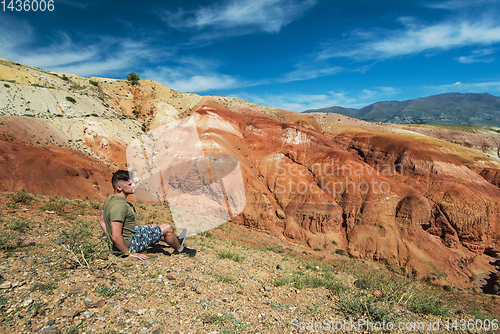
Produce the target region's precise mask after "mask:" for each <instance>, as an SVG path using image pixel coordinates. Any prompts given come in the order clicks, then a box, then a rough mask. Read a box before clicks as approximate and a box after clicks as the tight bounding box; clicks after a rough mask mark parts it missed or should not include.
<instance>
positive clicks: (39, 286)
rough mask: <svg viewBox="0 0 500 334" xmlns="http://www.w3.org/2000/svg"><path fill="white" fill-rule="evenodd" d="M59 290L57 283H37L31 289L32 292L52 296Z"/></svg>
mask: <svg viewBox="0 0 500 334" xmlns="http://www.w3.org/2000/svg"><path fill="white" fill-rule="evenodd" d="M56 288H57V284H56V283H55V282H50V283H47V284H44V283H35V285H33V286H32V287H31V289H30V291H31V292H35V291H41V292H43V293H48V294H52V291H54V290H55V289H56Z"/></svg>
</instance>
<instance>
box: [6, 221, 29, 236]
mask: <svg viewBox="0 0 500 334" xmlns="http://www.w3.org/2000/svg"><path fill="white" fill-rule="evenodd" d="M30 225H31V223H30V222H26V221H16V222H13V223H12V224H11V225H10V229H11V230H12V231H16V232H19V233H23V232H25V231H27V230H29V229H30Z"/></svg>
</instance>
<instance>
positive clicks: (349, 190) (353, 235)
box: [0, 60, 500, 286]
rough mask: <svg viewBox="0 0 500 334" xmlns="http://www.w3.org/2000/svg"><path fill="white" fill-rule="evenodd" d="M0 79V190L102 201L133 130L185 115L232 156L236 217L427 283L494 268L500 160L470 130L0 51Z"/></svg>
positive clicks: (469, 280) (206, 139)
mask: <svg viewBox="0 0 500 334" xmlns="http://www.w3.org/2000/svg"><path fill="white" fill-rule="evenodd" d="M0 80H3V81H2V82H1V83H0V85H1V87H0V114H1V116H0V134H1V135H0V141H1V145H0V152H1V153H0V168H1V170H2V173H1V176H0V191H16V190H20V189H25V190H26V191H28V192H32V193H41V194H46V195H59V196H67V197H73V198H89V199H103V198H105V197H106V196H107V195H108V194H109V193H110V192H111V186H110V184H109V180H110V176H111V173H112V172H113V171H114V170H116V169H119V168H125V167H126V166H127V160H126V154H125V151H126V148H127V146H128V145H129V144H130V143H131V142H132V141H133V140H134V139H137V138H138V137H139V136H140V135H142V134H144V133H145V132H148V131H150V130H153V129H155V128H157V127H159V126H161V125H164V124H169V123H170V122H172V121H174V120H179V119H183V118H186V117H189V116H192V117H193V119H194V120H195V121H196V125H197V129H198V133H199V136H200V139H201V141H202V144H203V151H204V152H205V154H212V153H223V154H229V155H232V156H234V157H236V158H237V159H238V161H239V164H240V167H241V170H242V173H243V177H244V184H245V192H246V207H245V209H244V210H243V212H242V213H241V214H239V215H238V216H237V217H236V218H234V220H233V221H234V222H235V223H237V224H240V225H243V226H247V227H251V228H255V229H260V230H266V231H268V232H270V234H271V235H272V236H274V237H275V238H277V239H281V240H288V241H293V242H295V243H298V244H302V245H304V246H307V247H309V248H311V249H320V250H325V251H332V252H334V251H336V250H343V251H345V252H347V253H348V254H349V255H350V256H352V257H355V258H358V259H362V260H374V261H377V262H380V263H382V264H385V265H386V266H388V267H389V268H390V269H391V270H393V271H395V272H404V273H407V274H408V273H409V274H411V275H413V276H415V277H419V278H427V279H429V280H431V281H433V282H435V284H452V285H456V286H471V285H472V284H473V281H474V280H475V279H477V280H479V279H480V278H481V277H482V276H483V275H485V274H489V273H490V272H492V271H494V270H495V268H494V267H493V265H491V264H490V263H493V262H494V261H495V256H498V253H499V251H500V239H499V238H500V237H499V232H500V226H499V224H500V223H499V221H498V219H499V209H500V207H499V206H500V189H499V188H498V184H499V179H498V178H499V177H498V176H497V175H498V171H499V170H500V160H498V158H497V157H495V156H490V155H487V154H485V153H484V152H483V151H484V147H483V146H481V143H482V140H483V137H481V136H483V134H481V133H475V134H470V133H467V132H463V131H458V130H457V131H456V132H453V133H450V132H449V131H448V130H446V129H444V130H443V129H438V128H436V129H433V132H432V133H426V132H425V131H421V130H418V129H414V128H408V127H404V126H401V125H398V126H392V125H387V124H384V125H381V124H373V123H368V122H364V121H361V120H357V119H353V118H349V117H346V116H342V115H337V114H314V113H309V114H298V113H292V112H288V111H284V110H278V109H274V108H269V107H263V106H258V105H255V104H252V103H249V102H246V101H243V100H239V99H236V98H229V97H214V96H198V95H194V94H187V93H181V92H176V91H173V90H171V89H169V88H167V87H164V86H162V85H161V84H159V83H157V82H152V81H146V80H141V81H140V82H139V85H131V84H130V83H128V82H126V81H123V80H112V79H103V78H82V77H78V76H75V75H72V74H63V73H50V72H46V71H43V70H40V69H34V68H30V67H27V66H23V65H21V64H16V63H12V62H10V61H7V60H2V61H0ZM446 131H448V132H446ZM484 136H489V137H488V138H487V139H484V140H487V141H488V143H491V145H492V146H493V145H496V143H497V142H498V137H496V136H495V135H494V134H492V133H487V134H484ZM455 137H457V138H458V137H460V138H459V139H455ZM468 138H470V139H468ZM467 143H469V144H467ZM490 151H491V150H490ZM490 151H488V153H491V152H490ZM492 155H494V154H492Z"/></svg>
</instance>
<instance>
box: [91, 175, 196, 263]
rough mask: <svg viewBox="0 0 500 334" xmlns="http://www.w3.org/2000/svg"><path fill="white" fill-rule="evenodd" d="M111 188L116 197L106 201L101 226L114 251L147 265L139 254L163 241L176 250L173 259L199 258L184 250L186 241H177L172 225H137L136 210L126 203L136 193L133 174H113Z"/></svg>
mask: <svg viewBox="0 0 500 334" xmlns="http://www.w3.org/2000/svg"><path fill="white" fill-rule="evenodd" d="M111 184H112V185H113V189H114V191H115V193H114V194H111V195H109V197H108V198H107V199H106V200H105V201H104V205H103V209H102V211H101V216H100V217H99V224H100V225H101V228H102V230H103V232H104V233H105V234H106V235H107V236H108V242H109V245H110V248H111V249H113V250H115V251H121V252H122V253H123V254H124V255H126V256H130V257H134V258H137V259H139V260H141V261H144V260H147V259H149V257H148V256H146V255H144V254H140V252H141V251H142V250H144V249H146V248H147V247H149V246H151V245H153V244H155V243H157V242H158V241H160V240H163V241H165V242H166V243H167V244H168V245H170V246H171V247H173V248H174V250H175V251H174V252H173V254H174V255H177V254H185V255H188V256H189V257H193V256H195V255H196V250H194V249H190V248H187V247H184V238H182V239H178V238H177V236H176V235H175V233H174V230H173V228H172V226H170V225H169V224H160V225H157V224H152V225H144V226H137V225H136V224H135V209H134V206H133V205H132V203H130V202H127V196H128V195H130V194H133V193H134V192H135V183H134V180H133V175H132V173H129V172H128V171H124V170H119V171H117V172H116V173H114V174H113V178H112V179H111Z"/></svg>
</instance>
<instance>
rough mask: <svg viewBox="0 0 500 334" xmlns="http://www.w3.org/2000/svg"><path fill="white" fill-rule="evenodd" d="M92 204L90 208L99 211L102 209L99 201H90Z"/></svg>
mask: <svg viewBox="0 0 500 334" xmlns="http://www.w3.org/2000/svg"><path fill="white" fill-rule="evenodd" d="M89 203H90V207H91V208H92V209H95V210H98V209H100V208H101V201H98V200H90V201H89Z"/></svg>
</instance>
